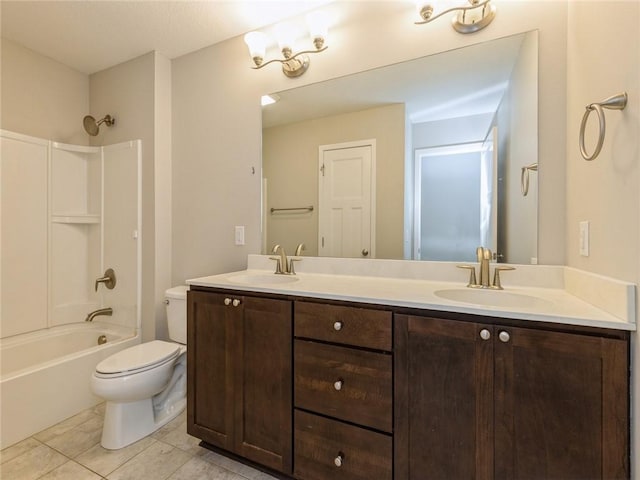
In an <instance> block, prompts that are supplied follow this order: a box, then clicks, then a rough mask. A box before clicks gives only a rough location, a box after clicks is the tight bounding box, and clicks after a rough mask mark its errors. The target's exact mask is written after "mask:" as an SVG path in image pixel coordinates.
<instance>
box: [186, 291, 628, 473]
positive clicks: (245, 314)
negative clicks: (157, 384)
mask: <svg viewBox="0 0 640 480" xmlns="http://www.w3.org/2000/svg"><path fill="white" fill-rule="evenodd" d="M187 334H188V345H187V372H188V377H187V378H188V389H187V431H188V432H189V433H190V434H191V435H194V436H196V437H198V438H200V439H202V440H203V441H204V442H206V443H207V444H209V445H212V446H214V447H218V448H220V449H223V450H226V451H228V452H231V453H233V454H235V455H238V456H240V457H242V458H245V459H247V460H250V461H252V462H254V463H256V464H259V465H262V466H265V467H268V468H270V469H272V470H275V471H277V472H281V473H283V474H284V476H285V477H287V478H289V477H291V478H295V479H297V480H426V479H443V480H445V479H446V480H451V479H463V478H464V479H467V478H468V479H475V480H490V479H501V480H502V479H505V480H510V479H532V480H533V479H535V480H538V479H562V480H572V479H580V480H594V479H628V478H629V475H630V473H629V472H630V469H629V457H630V452H629V335H628V333H626V332H621V331H616V330H606V329H596V328H589V327H578V326H569V325H561V324H558V325H555V324H549V323H537V322H536V323H534V322H526V321H518V320H507V319H496V318H488V317H480V316H471V315H463V314H454V313H447V312H442V313H437V312H427V311H420V310H415V309H411V310H409V309H401V308H392V307H385V306H376V305H360V304H356V303H348V302H336V301H324V300H319V299H303V298H299V297H294V296H285V295H262V294H257V293H255V294H254V293H246V294H245V293H242V294H240V293H238V292H235V291H232V290H215V289H205V288H200V289H194V290H190V291H189V293H188V315H187Z"/></svg>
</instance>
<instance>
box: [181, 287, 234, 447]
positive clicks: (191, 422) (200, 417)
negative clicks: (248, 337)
mask: <svg viewBox="0 0 640 480" xmlns="http://www.w3.org/2000/svg"><path fill="white" fill-rule="evenodd" d="M226 298H228V297H226V296H224V295H220V294H217V293H204V292H192V291H189V292H188V293H187V305H188V314H187V345H188V348H187V431H188V432H189V434H190V435H193V436H195V437H198V438H200V439H202V440H204V441H205V442H207V443H210V444H211V445H214V446H216V447H220V448H224V449H225V450H231V449H232V447H233V430H234V425H233V423H234V401H233V400H234V399H233V389H234V385H233V354H234V351H235V348H233V346H234V342H235V338H234V335H233V325H234V324H235V323H237V322H238V321H240V318H241V316H240V315H241V314H240V311H239V310H238V309H237V308H231V307H230V306H228V305H225V299H226Z"/></svg>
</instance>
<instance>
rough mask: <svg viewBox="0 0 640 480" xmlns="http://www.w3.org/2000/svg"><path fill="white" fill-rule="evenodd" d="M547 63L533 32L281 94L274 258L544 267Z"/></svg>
mask: <svg viewBox="0 0 640 480" xmlns="http://www.w3.org/2000/svg"><path fill="white" fill-rule="evenodd" d="M537 68H538V36H537V32H535V31H533V32H527V33H523V34H519V35H513V36H510V37H505V38H500V39H496V40H491V41H488V42H484V43H479V44H476V45H471V46H467V47H464V48H460V49H456V50H451V51H447V52H443V53H439V54H436V55H431V56H428V57H424V58H419V59H416V60H412V61H408V62H403V63H399V64H395V65H389V66H386V67H382V68H378V69H375V70H370V71H365V72H361V73H358V74H354V75H349V76H346V77H340V78H336V79H332V80H329V81H326V82H320V83H317V84H312V85H307V86H304V87H300V88H295V89H291V90H286V91H282V92H278V93H277V94H275V95H274V96H275V98H276V99H277V102H276V103H275V104H272V105H269V106H265V107H263V157H262V161H263V196H264V201H263V205H264V214H263V215H264V233H263V253H269V252H270V250H271V248H272V247H273V245H275V244H280V245H283V246H284V247H285V249H286V250H287V252H293V250H295V247H296V245H298V244H299V243H304V244H305V245H306V250H305V254H306V255H321V256H334V257H368V258H388V259H416V260H443V261H472V262H473V261H475V260H476V257H475V248H476V247H477V246H480V245H482V246H485V247H487V248H490V249H491V251H492V252H494V255H495V258H496V260H497V261H500V262H508V263H526V264H528V263H537V259H536V257H537V231H538V228H537V216H538V215H537V204H538V198H537V196H538V185H537V181H538V176H537V170H529V174H530V175H529V187H528V193H527V195H526V196H524V195H523V194H522V189H521V183H520V180H521V168H522V167H525V166H528V165H532V164H536V165H537V162H538V158H537V157H538V138H537V137H538V133H537V132H538V130H537V123H538V111H537V109H538V84H537V82H538V71H537ZM307 207H313V208H312V209H310V208H307Z"/></svg>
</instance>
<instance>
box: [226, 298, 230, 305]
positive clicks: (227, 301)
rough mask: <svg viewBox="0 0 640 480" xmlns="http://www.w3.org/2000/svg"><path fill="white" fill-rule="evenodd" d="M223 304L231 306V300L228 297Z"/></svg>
mask: <svg viewBox="0 0 640 480" xmlns="http://www.w3.org/2000/svg"><path fill="white" fill-rule="evenodd" d="M224 304H225V305H231V299H230V298H229V297H227V298H225V299H224Z"/></svg>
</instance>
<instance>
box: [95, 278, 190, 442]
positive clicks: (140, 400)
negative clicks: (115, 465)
mask: <svg viewBox="0 0 640 480" xmlns="http://www.w3.org/2000/svg"><path fill="white" fill-rule="evenodd" d="M188 288H189V287H187V286H184V285H183V286H178V287H174V288H170V289H169V290H167V291H166V292H165V303H166V304H167V322H168V327H169V338H170V339H171V340H172V341H173V342H176V343H173V342H165V341H162V340H153V341H151V342H146V343H141V344H140V345H136V346H133V347H130V348H127V349H125V350H122V351H120V352H118V353H115V354H114V355H111V356H110V357H108V358H106V359H105V360H103V361H102V362H100V363H99V364H98V365H97V366H96V370H95V372H94V373H93V375H92V377H91V388H92V390H93V393H95V394H96V395H98V396H99V397H102V398H104V399H105V400H106V409H105V415H104V426H103V429H102V441H101V444H102V446H103V447H104V448H106V449H109V450H117V449H119V448H123V447H126V446H127V445H130V444H132V443H134V442H136V441H138V440H140V439H141V438H143V437H145V436H147V435H149V434H150V433H152V432H154V431H155V430H157V429H158V428H160V427H162V426H163V425H165V424H166V423H167V422H169V421H170V420H172V419H174V418H175V417H176V416H178V415H179V414H180V413H181V412H182V411H183V410H184V408H185V406H186V404H187V396H186V394H187V369H186V367H187V357H186V352H187V346H186V343H187V301H186V300H187V289H188Z"/></svg>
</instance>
